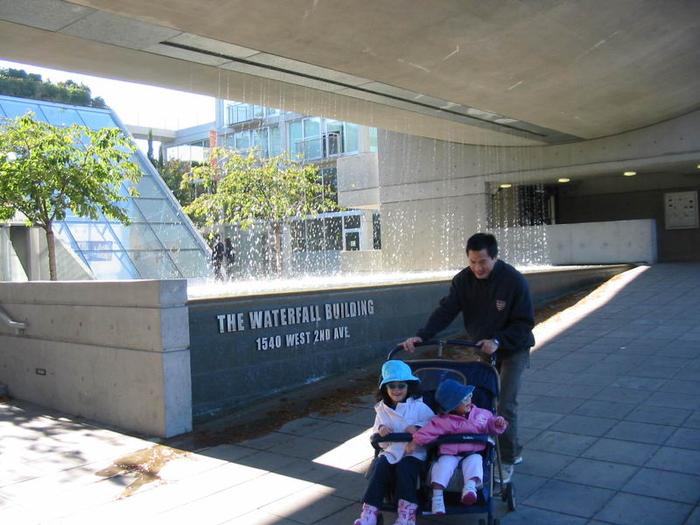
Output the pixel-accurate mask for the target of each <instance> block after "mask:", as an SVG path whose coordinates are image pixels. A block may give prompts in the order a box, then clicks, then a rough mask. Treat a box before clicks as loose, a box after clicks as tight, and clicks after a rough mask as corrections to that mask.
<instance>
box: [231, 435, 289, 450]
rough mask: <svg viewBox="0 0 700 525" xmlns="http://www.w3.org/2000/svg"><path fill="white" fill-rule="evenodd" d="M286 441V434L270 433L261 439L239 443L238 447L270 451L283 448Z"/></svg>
mask: <svg viewBox="0 0 700 525" xmlns="http://www.w3.org/2000/svg"><path fill="white" fill-rule="evenodd" d="M287 440H289V435H288V434H283V433H281V432H270V433H269V434H265V435H264V436H261V437H257V438H254V439H248V440H246V441H241V442H240V443H238V445H240V446H242V447H248V448H253V449H255V450H270V449H272V448H279V447H280V446H284V445H285V443H287Z"/></svg>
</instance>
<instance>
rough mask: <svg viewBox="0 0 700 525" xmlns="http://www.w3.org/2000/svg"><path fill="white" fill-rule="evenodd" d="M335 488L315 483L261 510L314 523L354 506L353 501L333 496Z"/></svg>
mask: <svg viewBox="0 0 700 525" xmlns="http://www.w3.org/2000/svg"><path fill="white" fill-rule="evenodd" d="M333 492H334V491H333V489H332V488H330V487H323V486H319V485H314V486H312V487H309V488H308V489H304V490H302V491H300V492H295V493H294V494H291V495H289V496H287V497H285V498H282V499H280V500H277V501H275V502H273V503H270V504H269V505H265V506H264V507H262V508H260V509H259V510H261V511H263V512H266V513H269V514H273V515H275V516H280V517H283V518H287V519H290V520H292V521H293V522H298V523H306V524H312V523H316V522H317V521H319V520H321V519H323V518H326V517H328V516H331V515H332V514H335V513H336V512H338V511H340V510H342V509H344V508H346V507H350V506H352V504H353V502H352V501H348V500H347V499H343V498H338V497H336V496H333V495H332V494H333Z"/></svg>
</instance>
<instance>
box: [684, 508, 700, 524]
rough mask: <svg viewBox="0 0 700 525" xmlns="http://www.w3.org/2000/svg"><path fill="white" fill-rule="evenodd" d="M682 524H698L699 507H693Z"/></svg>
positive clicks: (699, 518)
mask: <svg viewBox="0 0 700 525" xmlns="http://www.w3.org/2000/svg"><path fill="white" fill-rule="evenodd" d="M684 525H700V507H695V510H693V512H692V513H691V514H690V516H689V517H688V521H686V522H685V524H684Z"/></svg>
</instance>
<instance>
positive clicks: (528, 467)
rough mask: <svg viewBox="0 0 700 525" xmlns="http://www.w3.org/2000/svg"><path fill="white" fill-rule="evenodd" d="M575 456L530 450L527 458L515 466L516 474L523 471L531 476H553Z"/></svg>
mask: <svg viewBox="0 0 700 525" xmlns="http://www.w3.org/2000/svg"><path fill="white" fill-rule="evenodd" d="M573 459H574V458H572V457H571V456H565V455H563V454H554V453H552V452H543V451H540V450H528V451H527V458H526V460H525V461H524V462H523V463H522V464H520V465H516V467H515V474H516V476H517V475H518V474H519V473H520V472H522V473H523V474H529V475H531V476H540V477H544V478H551V477H552V476H554V475H555V474H556V473H557V472H559V471H560V470H561V469H562V468H564V467H565V466H566V465H568V464H569V463H571V462H572V461H573Z"/></svg>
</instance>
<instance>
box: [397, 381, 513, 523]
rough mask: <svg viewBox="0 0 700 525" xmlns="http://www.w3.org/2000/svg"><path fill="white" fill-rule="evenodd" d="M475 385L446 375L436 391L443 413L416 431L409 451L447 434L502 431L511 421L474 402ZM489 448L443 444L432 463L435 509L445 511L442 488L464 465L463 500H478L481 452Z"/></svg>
mask: <svg viewBox="0 0 700 525" xmlns="http://www.w3.org/2000/svg"><path fill="white" fill-rule="evenodd" d="M473 392H474V387H473V386H471V385H463V384H462V383H459V382H458V381H455V380H454V379H446V380H445V381H443V382H442V383H440V386H438V389H437V390H436V391H435V401H437V404H438V405H439V406H440V409H441V413H440V415H439V416H437V417H434V418H433V419H432V420H431V421H430V422H429V423H428V424H427V425H425V426H424V427H423V428H421V429H420V430H418V431H417V432H415V433H414V434H413V440H412V441H411V443H409V446H408V447H407V449H406V450H407V452H408V451H410V450H412V449H413V447H417V446H424V445H427V444H428V443H431V442H432V441H435V440H436V439H437V438H438V437H440V436H443V435H446V434H502V433H503V432H505V430H506V428H508V422H507V421H506V420H505V419H503V418H502V417H501V416H494V415H493V414H492V413H491V412H490V411H489V410H486V409H483V408H478V407H476V406H475V405H474V404H472V393H473ZM485 448H486V445H484V444H483V443H474V442H472V443H455V444H443V445H440V449H439V451H438V452H439V454H440V457H439V458H438V460H437V461H436V462H435V464H434V465H433V468H432V470H431V473H430V481H431V484H432V487H433V500H432V512H433V514H444V513H445V500H444V497H443V490H444V489H445V487H447V485H448V484H449V482H450V478H451V477H452V473H453V472H454V471H455V469H456V468H457V467H458V466H459V465H460V463H461V465H462V475H463V477H464V488H463V489H462V504H463V505H473V504H474V503H475V502H476V489H477V487H478V486H479V485H481V483H482V482H483V478H484V467H483V464H482V459H481V455H480V454H477V452H480V451H482V450H484V449H485Z"/></svg>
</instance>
